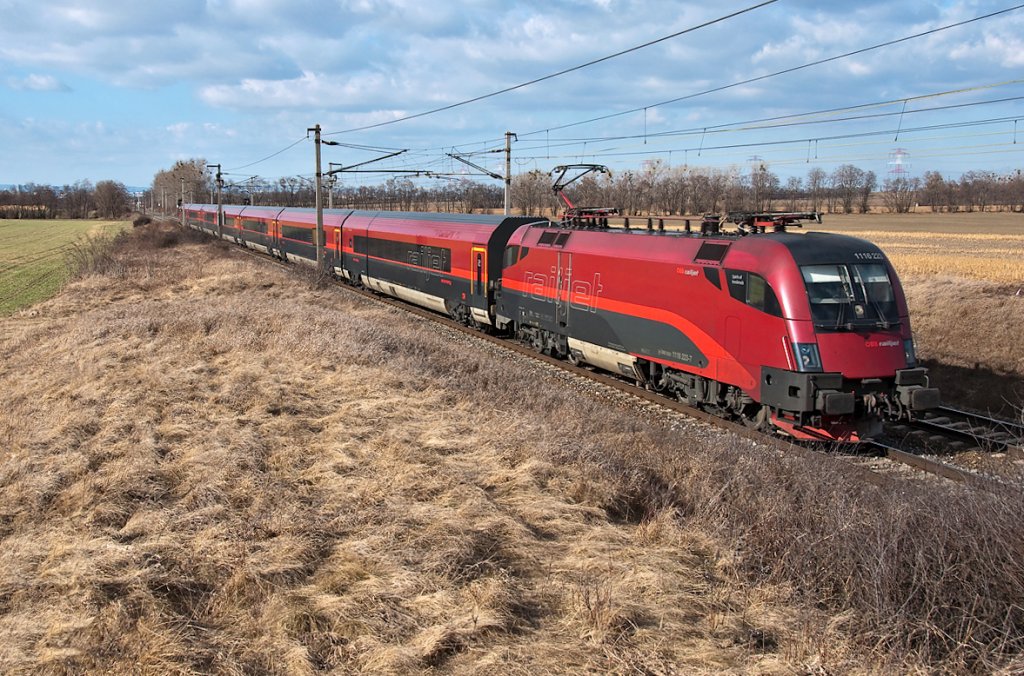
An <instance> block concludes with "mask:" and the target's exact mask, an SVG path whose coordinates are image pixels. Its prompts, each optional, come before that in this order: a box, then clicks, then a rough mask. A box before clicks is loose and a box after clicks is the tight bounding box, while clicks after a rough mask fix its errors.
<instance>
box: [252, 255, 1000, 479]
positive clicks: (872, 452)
mask: <svg viewBox="0 0 1024 676" xmlns="http://www.w3.org/2000/svg"><path fill="white" fill-rule="evenodd" d="M239 249H240V250H241V251H242V252H243V253H245V254H246V255H248V256H250V257H252V258H254V259H255V260H260V261H263V262H264V263H268V264H272V265H276V266H279V267H281V268H284V269H288V270H295V269H296V268H295V265H294V264H290V263H286V262H284V261H281V260H278V259H276V258H273V257H271V256H267V255H266V254H262V253H259V252H257V251H254V250H251V249H248V248H246V247H239ZM322 280H323V281H324V282H326V283H328V284H330V285H332V286H334V287H338V288H341V289H344V290H345V291H347V292H349V293H353V294H356V295H359V296H362V297H364V298H367V299H370V300H373V301H375V302H377V303H383V304H385V305H388V306H390V307H393V308H395V309H397V310H399V311H401V312H405V313H408V314H412V315H415V316H418V317H421V318H423V319H426V320H428V321H431V322H434V323H437V324H440V325H443V326H445V327H447V328H449V329H450V330H452V331H456V332H459V333H461V334H464V335H468V336H472V337H474V338H476V339H478V340H482V341H486V342H488V343H490V344H492V345H495V346H497V347H499V348H501V349H503V350H507V351H509V352H512V353H516V354H518V355H521V356H523V357H527V358H529V359H532V360H535V361H537V362H540V363H542V364H545V365H547V366H550V367H554V368H557V369H560V370H561V371H563V372H568V373H571V374H573V375H575V376H577V377H580V378H584V379H587V380H590V381H593V382H596V383H599V384H601V385H602V386H604V387H607V388H610V389H612V390H616V391H619V392H622V393H625V394H627V395H630V396H632V397H635V398H637V399H640V400H642V401H646V402H648V403H651V404H655V405H657V406H659V407H661V408H664V409H668V410H671V411H674V412H677V413H680V414H682V415H685V416H688V417H690V418H694V419H697V420H701V421H703V422H705V423H707V424H709V425H712V426H715V427H718V428H720V429H723V430H727V431H729V432H731V433H732V434H735V435H737V436H740V437H743V438H746V439H749V440H752V441H755V442H757V443H758V444H761V445H764V446H769V447H772V448H774V449H777V450H779V451H781V452H783V453H786V454H789V455H790V456H793V457H798V458H801V459H802V460H804V461H806V462H821V461H822V460H823V459H825V458H828V459H831V460H833V461H837V462H842V463H844V464H845V465H846V466H847V467H848V469H849V470H850V471H851V472H852V473H853V474H854V475H856V476H857V477H858V478H859V479H861V480H863V481H866V482H868V483H871V484H873V485H876V486H882V487H892V486H895V485H896V484H897V482H898V481H899V479H898V478H897V477H896V476H895V475H897V474H898V471H895V472H894V471H892V468H891V467H888V468H880V467H879V466H878V465H877V464H875V463H872V462H871V460H872V459H878V458H881V459H883V460H884V461H887V462H889V463H891V464H892V466H904V467H911V468H913V469H915V470H918V471H920V472H924V473H927V474H931V475H934V476H937V477H942V478H944V479H949V480H952V481H956V482H959V483H962V484H964V485H968V486H971V487H972V488H981V489H985V490H991V491H998V490H1005V489H1006V488H1007V484H1006V483H1004V482H1001V481H999V480H998V479H995V478H992V477H988V476H985V475H981V474H978V473H975V472H971V471H969V470H966V469H963V468H958V467H956V466H954V465H951V464H949V463H944V462H941V461H938V460H934V459H931V458H928V457H923V456H922V455H920V454H917V453H914V452H910V451H907V450H904V449H903V448H899V447H897V446H894V445H891V444H887V443H884V442H875V441H870V442H864V443H862V444H860V445H859V449H860V451H862V453H860V454H857V455H854V454H848V453H837V452H835V447H834V446H829V447H824V446H823V447H821V448H815V447H813V446H807V445H802V444H797V443H795V442H793V441H792V440H789V439H786V438H782V437H778V436H774V435H770V434H766V433H765V432H763V431H759V430H756V429H753V428H750V427H747V426H746V425H743V424H742V423H738V422H733V421H730V420H726V419H724V418H722V417H720V416H717V415H713V414H711V413H707V412H705V411H702V410H700V409H696V408H694V407H692V406H689V405H687V404H683V403H681V402H678V401H676V400H674V399H671V398H668V397H665V396H664V395H661V394H657V393H655V392H653V391H649V390H646V389H644V388H643V387H639V386H637V385H636V384H635V383H633V382H632V381H627V380H624V379H622V378H619V377H617V376H614V375H610V374H606V373H603V372H600V371H596V370H594V369H592V368H589V367H587V366H575V365H573V364H570V363H569V362H567V361H565V360H562V359H557V358H554V357H551V356H549V355H546V354H543V353H541V352H538V351H537V350H536V349H534V348H533V347H530V346H528V345H526V344H523V343H520V342H518V341H515V340H509V339H507V338H501V337H497V336H492V335H489V334H487V333H485V332H483V331H480V330H478V329H474V328H471V327H468V326H465V325H464V324H462V323H460V322H457V321H455V320H453V319H451V318H449V317H446V316H444V315H442V314H439V313H436V312H433V311H431V310H427V309H424V308H420V307H418V306H415V305H410V304H408V303H405V302H403V301H400V300H397V299H393V298H390V297H388V296H384V295H382V294H378V293H376V292H373V291H370V290H367V289H363V288H359V287H355V286H352V285H350V284H347V283H345V282H343V281H341V280H339V279H336V278H334V277H329V276H324V277H323V278H322ZM943 410H944V411H946V410H948V411H953V410H954V409H943ZM992 422H994V423H1000V422H1001V421H995V420H992ZM931 425H933V426H937V425H941V421H940V422H939V423H935V422H932V423H931ZM963 433H964V434H966V432H963ZM864 451H866V455H865V453H863V452H864Z"/></svg>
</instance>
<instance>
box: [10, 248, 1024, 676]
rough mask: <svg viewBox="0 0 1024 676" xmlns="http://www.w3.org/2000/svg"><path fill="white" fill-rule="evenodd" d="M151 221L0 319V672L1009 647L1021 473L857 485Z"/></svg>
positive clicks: (602, 667)
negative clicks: (977, 483)
mask: <svg viewBox="0 0 1024 676" xmlns="http://www.w3.org/2000/svg"><path fill="white" fill-rule="evenodd" d="M145 230H146V231H148V232H149V233H150V234H149V235H148V237H147V233H146V232H143V229H139V230H137V231H136V232H133V233H132V236H131V238H129V240H128V242H127V245H126V247H125V248H124V249H122V250H121V251H120V252H118V253H117V254H116V255H115V256H114V257H111V258H101V259H97V260H98V261H99V266H98V269H96V270H95V271H94V272H93V273H91V274H88V275H87V276H85V277H84V278H83V279H81V280H80V281H77V282H75V283H73V284H71V285H69V286H68V287H67V288H66V290H65V291H64V292H63V293H62V294H60V295H59V296H57V297H56V298H54V299H52V300H50V301H47V302H45V303H42V304H40V305H38V306H36V307H35V308H33V312H32V316H29V315H28V313H22V314H19V315H16V316H14V317H11V318H8V319H5V320H0V326H2V327H3V329H4V330H3V331H2V332H0V336H5V337H4V338H2V339H0V349H2V350H3V353H4V354H5V355H6V356H7V358H6V359H5V360H4V361H3V362H2V363H0V381H2V382H3V384H4V387H3V388H0V638H2V640H0V671H4V672H19V671H32V672H43V673H47V672H49V673H64V672H67V671H72V672H78V671H93V672H111V673H120V672H130V671H139V670H141V671H143V672H153V673H175V672H181V671H202V672H208V671H217V672H225V673H250V672H272V673H290V674H291V673H300V674H301V673H315V672H319V671H326V670H331V669H337V670H340V671H342V672H370V673H415V672H432V671H435V672H436V671H438V670H440V671H443V672H458V673H524V674H525V673H579V672H583V671H588V670H589V671H593V672H602V673H701V672H704V673H708V672H714V673H722V672H726V673H759V674H761V673H787V674H789V673H892V672H894V671H900V672H904V673H914V672H917V673H934V672H941V671H950V672H963V671H969V670H973V671H979V672H984V671H991V670H993V669H998V668H1001V667H1006V668H1009V669H1013V668H1014V667H1016V668H1020V667H1022V666H1024V661H1022V658H1021V657H1020V655H1021V650H1022V648H1024V614H1022V611H1021V608H1024V549H1022V547H1024V538H1022V537H1021V530H1020V520H1019V516H1018V515H1019V514H1020V513H1021V511H1022V509H1024V504H1022V503H1021V501H1020V499H1019V496H1004V497H1000V498H995V497H992V496H988V495H984V494H976V493H965V492H963V491H962V490H960V489H959V488H956V487H951V486H947V485H946V484H944V483H941V482H930V481H929V482H927V483H924V484H922V485H920V486H915V485H913V484H909V485H906V486H903V487H900V488H899V489H896V490H892V491H886V490H882V489H876V488H873V487H869V486H866V485H861V484H860V483H858V482H857V481H856V480H855V479H853V478H852V477H851V476H848V475H847V474H846V473H845V472H844V471H843V469H842V467H841V466H840V465H837V464H834V463H831V462H828V461H823V462H822V463H820V464H818V465H816V466H814V467H808V466H806V465H804V464H803V463H801V462H798V461H795V460H794V459H792V458H789V457H785V456H782V457H780V456H778V455H775V454H771V453H765V452H764V451H763V450H761V449H758V448H755V447H753V446H752V445H751V444H750V443H749V442H746V441H740V440H736V439H733V438H731V437H729V436H728V435H724V434H720V433H716V432H714V431H713V430H710V429H708V428H706V427H704V426H703V425H700V424H699V423H694V422H692V421H689V422H688V421H686V420H685V419H679V418H676V419H670V420H665V419H663V417H662V416H660V415H647V414H645V413H644V412H643V411H642V410H638V409H637V408H636V405H635V404H630V403H628V401H626V400H624V399H622V398H619V397H614V396H612V397H608V398H607V400H604V401H602V400H599V399H597V398H595V397H592V396H581V395H580V393H579V392H577V391H576V390H575V389H574V388H575V387H577V386H578V384H576V383H575V381H573V380H571V379H566V378H564V377H560V376H559V375H557V374H556V373H553V372H551V371H550V370H547V369H544V368H542V367H539V366H529V365H524V364H523V363H521V362H520V361H518V360H517V361H516V362H514V363H515V364H516V365H517V369H516V370H515V371H513V370H510V369H509V366H510V363H509V362H507V361H506V360H505V359H504V358H502V357H500V356H499V353H496V352H494V351H492V350H488V349H485V348H482V347H481V346H479V345H477V344H476V343H472V342H468V341H467V340H466V339H464V338H459V337H458V336H457V335H454V334H452V333H450V332H449V331H447V330H445V329H442V328H439V327H437V326H436V325H433V324H430V323H429V322H422V321H417V320H415V319H411V318H409V317H408V316H406V315H404V314H401V313H398V312H396V311H394V310H391V309H389V308H385V307H380V306H377V305H375V304H373V303H368V302H365V301H362V300H360V299H357V298H353V297H351V296H348V295H346V294H343V293H339V292H337V291H336V290H332V289H317V288H315V287H314V286H312V285H310V284H309V283H307V282H303V281H302V280H301V279H298V278H296V276H295V275H293V274H291V273H289V272H287V271H282V270H279V269H277V268H274V267H271V266H268V265H264V264H261V263H257V262H253V261H251V260H248V259H244V258H242V257H240V256H239V255H237V254H236V253H235V252H233V251H231V250H230V249H229V248H228V247H226V246H224V245H216V244H195V243H189V242H187V241H186V242H180V243H177V239H178V238H180V237H181V235H176V234H173V233H160V232H156V233H155V234H153V231H150V230H149V229H145ZM176 243H177V246H174V245H175V244H176Z"/></svg>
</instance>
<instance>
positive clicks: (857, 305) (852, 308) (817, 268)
mask: <svg viewBox="0 0 1024 676" xmlns="http://www.w3.org/2000/svg"><path fill="white" fill-rule="evenodd" d="M800 271H801V272H802V273H803V277H804V284H805V285H806V286H807V297H808V299H809V300H810V302H811V318H812V319H813V320H814V323H815V326H818V327H820V328H831V329H842V328H853V327H855V326H882V327H888V326H889V325H891V324H896V323H898V322H899V311H898V310H897V308H896V297H895V295H894V294H893V291H892V282H891V281H890V280H889V274H888V272H887V271H886V269H885V266H884V265H881V264H879V263H857V264H854V265H804V266H802V267H801V268H800Z"/></svg>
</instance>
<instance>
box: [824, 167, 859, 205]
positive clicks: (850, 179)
mask: <svg viewBox="0 0 1024 676" xmlns="http://www.w3.org/2000/svg"><path fill="white" fill-rule="evenodd" d="M863 183H864V170H863V169H860V168H858V167H855V166H853V165H852V164H842V165H840V166H839V167H837V168H836V170H835V171H833V172H832V187H833V189H834V190H835V191H836V197H837V198H838V200H839V202H840V203H841V204H842V205H843V213H844V214H852V213H853V202H854V200H855V199H856V198H857V193H858V192H859V191H860V188H861V186H862V185H863Z"/></svg>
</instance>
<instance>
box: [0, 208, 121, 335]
mask: <svg viewBox="0 0 1024 676" xmlns="http://www.w3.org/2000/svg"><path fill="white" fill-rule="evenodd" d="M126 226H127V223H126V222H125V221H81V220H79V221H44V220H38V221H37V220H3V219H0V317H5V316H7V315H10V314H13V313H14V312H16V311H18V310H20V309H22V308H25V307H28V306H29V305H33V304H35V303H38V302H39V301H41V300H45V299H46V298H49V297H50V296H52V295H53V294H54V293H56V292H57V290H58V289H60V287H61V284H63V283H64V281H65V280H66V279H67V275H68V270H67V260H66V258H67V256H66V254H67V251H68V249H69V247H70V246H71V245H72V244H73V243H74V242H76V241H80V240H82V239H84V238H85V237H86V236H87V235H91V236H96V235H113V234H114V233H115V232H117V231H118V230H120V229H122V228H124V227H126Z"/></svg>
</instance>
